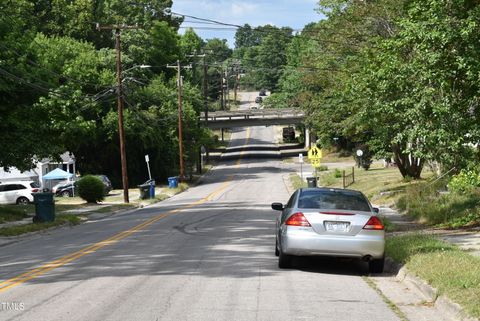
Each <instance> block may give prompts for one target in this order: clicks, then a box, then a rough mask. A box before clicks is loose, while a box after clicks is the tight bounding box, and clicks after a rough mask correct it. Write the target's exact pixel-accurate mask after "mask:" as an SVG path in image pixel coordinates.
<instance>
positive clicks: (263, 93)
mask: <svg viewBox="0 0 480 321" xmlns="http://www.w3.org/2000/svg"><path fill="white" fill-rule="evenodd" d="M258 95H259V96H266V95H267V91H266V90H265V89H260V92H259V93H258Z"/></svg>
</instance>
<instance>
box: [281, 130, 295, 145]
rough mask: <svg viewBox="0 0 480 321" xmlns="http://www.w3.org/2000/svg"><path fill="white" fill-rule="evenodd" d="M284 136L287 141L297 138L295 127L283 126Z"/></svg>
mask: <svg viewBox="0 0 480 321" xmlns="http://www.w3.org/2000/svg"><path fill="white" fill-rule="evenodd" d="M282 137H283V140H284V141H286V142H289V141H292V140H294V139H295V128H293V127H283V128H282Z"/></svg>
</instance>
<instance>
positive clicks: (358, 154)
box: [357, 149, 363, 157]
mask: <svg viewBox="0 0 480 321" xmlns="http://www.w3.org/2000/svg"><path fill="white" fill-rule="evenodd" d="M357 156H358V157H362V156H363V150H361V149H357Z"/></svg>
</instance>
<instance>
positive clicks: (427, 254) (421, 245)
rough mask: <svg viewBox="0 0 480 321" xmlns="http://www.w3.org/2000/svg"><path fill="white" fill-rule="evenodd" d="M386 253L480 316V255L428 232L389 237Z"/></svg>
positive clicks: (476, 315) (441, 292) (466, 309)
mask: <svg viewBox="0 0 480 321" xmlns="http://www.w3.org/2000/svg"><path fill="white" fill-rule="evenodd" d="M386 253H387V255H388V256H390V257H392V258H393V259H394V260H395V261H398V262H401V263H403V264H405V266H406V267H407V268H408V270H409V271H411V272H412V273H414V274H416V275H417V276H419V277H420V278H422V279H424V280H425V281H426V282H428V283H429V284H430V285H432V286H433V287H435V288H437V289H438V291H439V294H445V295H447V297H449V298H450V299H451V300H453V301H455V302H457V303H458V304H460V305H461V306H462V307H463V308H464V309H465V311H466V312H467V313H468V314H470V315H471V316H473V317H476V318H478V317H480V257H476V256H472V255H470V254H468V253H467V252H464V251H462V250H460V249H458V248H457V247H456V246H454V245H452V244H449V243H446V242H444V241H441V240H438V239H436V238H435V237H434V236H432V235H426V234H407V235H401V236H391V237H388V238H387V243H386Z"/></svg>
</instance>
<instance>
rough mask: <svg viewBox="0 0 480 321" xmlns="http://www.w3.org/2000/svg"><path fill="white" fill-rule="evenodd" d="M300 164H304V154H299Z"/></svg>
mask: <svg viewBox="0 0 480 321" xmlns="http://www.w3.org/2000/svg"><path fill="white" fill-rule="evenodd" d="M298 162H299V163H300V164H303V154H298Z"/></svg>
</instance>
